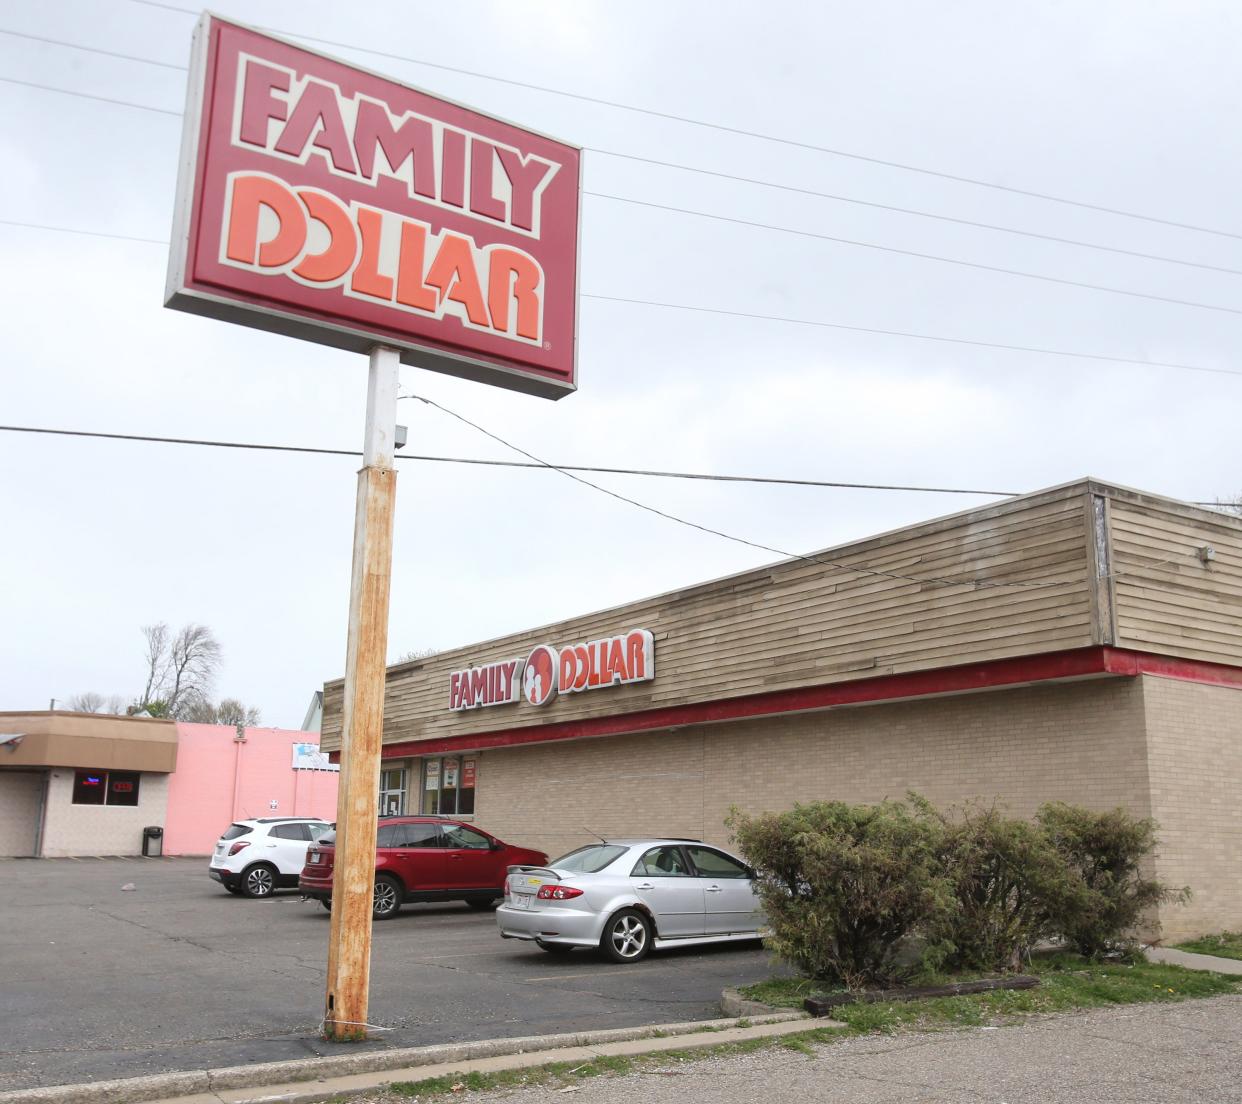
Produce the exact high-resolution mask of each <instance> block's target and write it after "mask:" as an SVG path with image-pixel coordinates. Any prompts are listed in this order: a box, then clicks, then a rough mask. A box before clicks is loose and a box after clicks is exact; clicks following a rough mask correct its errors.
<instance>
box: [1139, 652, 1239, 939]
mask: <svg viewBox="0 0 1242 1104" xmlns="http://www.w3.org/2000/svg"><path fill="white" fill-rule="evenodd" d="M1142 681H1143V695H1144V699H1145V702H1146V712H1147V731H1148V757H1149V770H1150V774H1151V780H1152V781H1151V790H1152V816H1154V817H1155V818H1156V820H1157V822H1158V823H1159V825H1160V840H1161V844H1160V849H1159V853H1158V855H1157V860H1156V870H1157V874H1158V876H1159V877H1160V878H1161V879H1163V880H1164V881H1166V882H1169V883H1170V884H1172V885H1176V886H1182V885H1189V886H1190V888H1191V890H1192V892H1193V893H1194V897H1193V898H1192V900H1191V902H1190V903H1189V904H1188V905H1185V906H1168V907H1165V908H1164V909H1162V910H1161V912H1162V915H1161V919H1162V921H1163V926H1164V932H1163V934H1164V938H1165V940H1166V942H1176V941H1177V940H1179V939H1184V938H1192V937H1194V936H1198V935H1202V934H1204V933H1205V932H1218V931H1242V690H1234V689H1229V688H1226V687H1221V686H1205V685H1202V684H1198V683H1190V682H1177V681H1174V680H1173V679H1164V678H1154V677H1152V676H1144V677H1143V680H1142Z"/></svg>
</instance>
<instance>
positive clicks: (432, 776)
mask: <svg viewBox="0 0 1242 1104" xmlns="http://www.w3.org/2000/svg"><path fill="white" fill-rule="evenodd" d="M423 788H424V789H427V790H438V789H439V788H440V760H439V759H428V760H427V773H426V775H425V776H424V778H423Z"/></svg>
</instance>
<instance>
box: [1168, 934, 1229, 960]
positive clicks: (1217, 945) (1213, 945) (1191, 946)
mask: <svg viewBox="0 0 1242 1104" xmlns="http://www.w3.org/2000/svg"><path fill="white" fill-rule="evenodd" d="M1177 949H1178V950H1179V951H1194V952H1195V954H1205V955H1216V956H1217V957H1218V958H1242V932H1221V933H1220V934H1219V935H1205V936H1203V938H1202V939H1191V940H1188V941H1187V942H1185V943H1178V944H1177Z"/></svg>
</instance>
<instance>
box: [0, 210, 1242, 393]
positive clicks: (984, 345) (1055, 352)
mask: <svg viewBox="0 0 1242 1104" xmlns="http://www.w3.org/2000/svg"><path fill="white" fill-rule="evenodd" d="M0 226H16V227H20V228H22V229H28V230H46V231H51V232H53V233H57V234H84V235H86V236H88V237H92V238H115V239H116V240H118V241H130V242H142V243H143V244H146V245H161V246H164V247H167V246H168V242H167V240H165V239H163V238H142V237H137V236H135V235H132V234H112V233H107V232H105V231H102V230H81V229H78V228H77V227H73V226H53V225H50V224H48V223H39V222H23V221H20V220H18V219H2V218H0ZM579 298H581V299H595V300H597V301H599V302H604V303H627V304H630V305H632V306H640V307H657V308H660V309H664V310H677V311H689V312H692V313H695V314H713V315H720V316H722V317H726V318H745V319H750V320H753V321H760V322H780V323H783V324H785V325H792V326H815V327H819V328H823V329H830V330H844V331H846V332H848V333H864V334H875V335H877V336H880V337H901V338H908V339H911V340H916V341H936V342H940V343H942V344H949V345H966V346H969V347H971V348H976V349H998V350H1003V351H1005V352H1013V353H1034V354H1037V355H1040V356H1056V357H1068V358H1071V359H1074V360H1099V361H1103V362H1105V363H1110V364H1132V365H1135V366H1137V367H1140V368H1173V369H1177V370H1179V371H1186V372H1208V373H1211V374H1213V375H1222V376H1242V370H1239V369H1235V368H1212V367H1209V366H1207V365H1204V364H1184V363H1181V362H1179V361H1168V360H1139V359H1138V358H1135V357H1121V356H1111V355H1109V354H1107V353H1083V352H1077V351H1075V350H1072V349H1053V348H1048V347H1045V346H1040V345H1012V344H1006V343H1004V342H999V341H981V340H976V339H973V338H967V337H948V336H947V335H944V334H926V333H918V332H916V331H913V330H891V329H883V328H880V327H876V326H854V325H850V324H848V323H845V322H827V321H824V320H822V319H815V318H795V317H793V316H790V315H780V314H760V313H756V312H752V311H737V310H726V309H724V308H722V307H703V306H695V305H694V304H690V303H667V302H662V301H659V300H653V299H634V298H628V297H626V296H621V295H598V294H594V293H592V292H580V293H579Z"/></svg>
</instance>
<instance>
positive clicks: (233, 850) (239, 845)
mask: <svg viewBox="0 0 1242 1104" xmlns="http://www.w3.org/2000/svg"><path fill="white" fill-rule="evenodd" d="M249 846H250V844H248V843H246V842H245V841H244V840H243V841H242V842H241V843H235V844H233V846H232V847H230V848H229V854H230V855H236V854H237V852H238V851H244V850H245V849H246V848H247V847H249Z"/></svg>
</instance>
